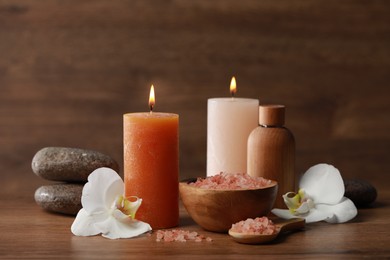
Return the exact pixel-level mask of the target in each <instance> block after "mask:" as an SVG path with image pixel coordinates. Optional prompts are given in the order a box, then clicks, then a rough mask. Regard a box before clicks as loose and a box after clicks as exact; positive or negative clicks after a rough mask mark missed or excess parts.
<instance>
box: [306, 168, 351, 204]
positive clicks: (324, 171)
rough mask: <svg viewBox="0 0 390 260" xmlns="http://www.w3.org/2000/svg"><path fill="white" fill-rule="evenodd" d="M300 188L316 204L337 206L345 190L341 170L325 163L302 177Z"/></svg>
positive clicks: (311, 169)
mask: <svg viewBox="0 0 390 260" xmlns="http://www.w3.org/2000/svg"><path fill="white" fill-rule="evenodd" d="M299 187H300V188H301V189H304V190H305V192H306V194H307V195H308V196H309V197H310V198H311V199H312V200H313V201H314V202H315V204H321V203H324V204H337V203H338V202H340V200H341V199H342V197H343V196H344V190H345V188H344V181H343V179H342V177H341V175H340V172H339V170H337V169H336V168H335V167H334V166H332V165H329V164H324V163H323V164H317V165H315V166H313V167H311V168H309V169H308V170H307V171H306V173H305V174H304V175H303V176H302V178H301V181H300V183H299Z"/></svg>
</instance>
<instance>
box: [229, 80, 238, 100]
mask: <svg viewBox="0 0 390 260" xmlns="http://www.w3.org/2000/svg"><path fill="white" fill-rule="evenodd" d="M236 92H237V84H236V78H235V77H232V80H231V81H230V94H231V95H232V97H234V95H235V94H236Z"/></svg>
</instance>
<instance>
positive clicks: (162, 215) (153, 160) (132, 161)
mask: <svg viewBox="0 0 390 260" xmlns="http://www.w3.org/2000/svg"><path fill="white" fill-rule="evenodd" d="M123 128H124V131H123V132H124V136H123V143H124V182H125V196H126V197H128V196H138V197H140V198H142V206H141V207H140V208H139V211H138V212H137V215H136V218H137V219H139V220H141V221H144V222H147V223H149V224H150V225H151V226H152V228H153V229H159V228H170V227H175V226H177V225H178V223H179V190H178V177H179V116H178V115H177V114H170V113H155V112H153V113H128V114H124V116H123Z"/></svg>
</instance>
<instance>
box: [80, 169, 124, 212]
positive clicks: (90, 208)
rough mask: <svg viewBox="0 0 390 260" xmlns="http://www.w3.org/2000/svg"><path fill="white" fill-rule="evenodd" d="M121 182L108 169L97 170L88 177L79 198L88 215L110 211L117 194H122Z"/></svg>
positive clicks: (112, 171) (113, 172)
mask: <svg viewBox="0 0 390 260" xmlns="http://www.w3.org/2000/svg"><path fill="white" fill-rule="evenodd" d="M123 191H124V187H123V181H122V179H121V178H120V177H119V175H118V174H117V173H116V172H115V171H114V170H112V169H110V168H105V167H103V168H99V169H96V170H95V171H93V172H92V173H91V174H90V175H89V176H88V182H87V183H86V184H85V185H84V188H83V193H82V196H81V204H82V205H83V208H84V209H85V211H87V212H88V213H89V214H94V213H99V212H104V211H107V210H108V209H110V207H111V205H112V202H113V201H114V200H115V197H116V196H117V195H118V194H123Z"/></svg>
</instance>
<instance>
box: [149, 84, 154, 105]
mask: <svg viewBox="0 0 390 260" xmlns="http://www.w3.org/2000/svg"><path fill="white" fill-rule="evenodd" d="M155 103H156V98H155V97H154V87H153V85H152V86H151V87H150V94H149V108H150V112H152V111H153V107H154V104H155Z"/></svg>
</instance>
